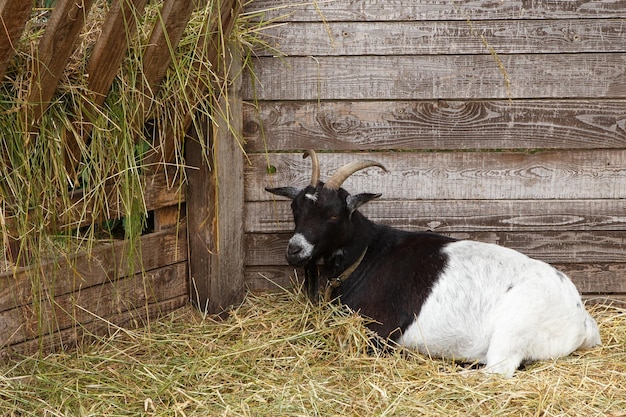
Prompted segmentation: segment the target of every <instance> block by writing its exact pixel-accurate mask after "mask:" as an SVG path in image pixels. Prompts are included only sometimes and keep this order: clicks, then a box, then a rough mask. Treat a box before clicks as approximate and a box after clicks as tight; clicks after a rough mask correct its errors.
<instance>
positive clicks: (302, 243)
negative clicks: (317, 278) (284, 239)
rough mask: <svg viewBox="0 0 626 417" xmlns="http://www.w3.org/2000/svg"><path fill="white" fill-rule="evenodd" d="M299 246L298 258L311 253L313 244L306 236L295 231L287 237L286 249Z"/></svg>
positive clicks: (304, 257)
mask: <svg viewBox="0 0 626 417" xmlns="http://www.w3.org/2000/svg"><path fill="white" fill-rule="evenodd" d="M293 246H295V247H297V248H301V251H300V253H298V258H300V259H306V258H308V257H309V256H311V254H312V253H313V249H314V248H315V246H314V245H313V244H311V243H310V242H309V241H308V240H307V238H306V237H304V235H303V234H302V233H296V234H295V235H293V236H292V237H291V239H289V243H288V244H287V251H289V248H290V247H293Z"/></svg>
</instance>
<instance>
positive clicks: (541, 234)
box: [246, 230, 626, 266]
mask: <svg viewBox="0 0 626 417" xmlns="http://www.w3.org/2000/svg"><path fill="white" fill-rule="evenodd" d="M292 234H293V233H280V234H266V233H258V234H256V233H254V234H251V233H249V234H247V235H246V249H247V251H246V253H247V257H246V266H268V265H271V266H281V265H286V261H285V250H286V248H287V241H288V240H289V238H290V237H291V235H292ZM445 234H446V235H449V236H452V237H454V238H457V239H470V240H477V241H481V242H488V243H496V244H499V245H502V246H505V247H508V248H512V249H515V250H517V251H520V252H522V253H524V254H526V255H528V256H530V257H532V258H536V259H541V260H543V261H545V262H549V263H559V264H566V263H625V262H626V251H624V232H623V231H596V230H594V231H581V232H569V231H566V232H550V231H533V232H495V231H484V232H454V233H445Z"/></svg>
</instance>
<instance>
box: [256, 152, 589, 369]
mask: <svg viewBox="0 0 626 417" xmlns="http://www.w3.org/2000/svg"><path fill="white" fill-rule="evenodd" d="M307 156H310V157H311V160H312V178H311V183H310V184H309V185H308V186H307V187H305V188H304V189H299V188H296V187H292V186H288V187H278V188H266V191H268V192H270V193H273V194H276V195H279V196H284V197H287V198H289V199H291V200H292V203H291V207H292V211H293V217H294V222H295V233H294V235H293V236H292V237H291V238H290V239H289V243H288V245H287V253H286V257H287V261H288V262H289V264H291V265H292V266H296V267H304V269H305V287H306V291H307V293H308V296H309V297H310V298H311V299H312V300H317V299H318V297H319V296H320V294H321V293H322V292H325V293H326V295H327V297H326V298H327V299H329V300H330V299H336V300H338V301H339V302H341V303H342V304H344V305H347V306H348V307H350V308H351V309H352V310H354V311H358V312H359V313H360V314H361V315H363V316H366V317H368V318H370V319H372V322H371V323H370V324H369V325H368V326H369V327H370V329H371V330H373V331H374V332H375V333H376V334H377V335H378V336H380V337H382V338H384V339H387V340H389V341H391V342H393V343H395V344H397V345H400V346H404V347H407V348H410V349H416V350H417V351H418V352H419V353H422V354H427V355H432V356H434V357H441V358H448V359H453V360H465V361H471V362H477V363H480V364H484V365H485V371H486V372H488V373H496V374H501V375H503V376H506V377H511V376H513V375H514V373H515V371H516V370H517V369H518V368H519V367H520V365H522V364H524V363H527V362H532V361H536V360H547V359H553V358H557V357H562V356H567V355H569V354H570V353H572V352H573V351H575V350H577V349H588V348H592V347H594V346H597V345H599V344H601V341H600V334H599V330H598V325H597V324H596V322H595V320H594V319H593V318H592V317H591V316H590V314H589V313H588V312H587V310H586V309H585V307H584V305H583V302H582V300H581V297H580V294H579V293H578V291H577V289H576V287H575V286H574V284H573V283H572V281H571V280H570V279H569V278H568V277H567V276H566V275H565V274H564V273H562V272H560V271H558V270H556V269H554V268H553V267H552V266H550V265H548V264H547V263H545V262H542V261H539V260H536V259H532V258H529V257H528V256H526V255H524V254H522V253H520V252H517V251H515V250H513V249H509V248H505V247H502V246H498V245H496V244H491V243H483V242H476V241H469V240H456V239H453V238H451V237H446V236H443V235H440V234H436V233H432V232H409V231H402V230H398V229H394V228H391V227H388V226H385V225H380V224H376V223H374V222H372V221H370V220H369V219H367V218H366V217H365V216H364V215H363V214H361V213H360V212H359V211H358V210H357V209H358V208H359V207H360V206H361V205H363V204H365V203H367V202H369V201H371V200H373V199H376V198H378V197H380V196H381V194H370V193H362V194H356V195H351V194H349V193H348V192H347V191H346V190H345V189H343V188H341V185H342V184H343V182H344V181H345V180H346V179H347V178H348V177H349V176H350V175H352V174H353V173H355V172H357V171H359V170H362V169H365V168H368V167H378V168H381V169H383V170H385V171H387V170H386V168H385V167H384V166H383V165H381V164H379V163H377V162H373V161H355V162H352V163H349V164H347V165H345V166H343V167H341V168H339V169H338V170H337V171H336V172H335V173H334V174H333V175H332V176H331V177H330V178H329V179H328V181H327V182H326V183H323V182H321V181H320V168H319V160H318V157H317V155H316V154H315V152H314V151H311V150H309V151H307V152H305V153H304V156H303V158H306V157H307ZM320 260H322V261H323V264H322V265H319V266H318V265H317V263H318V261H320Z"/></svg>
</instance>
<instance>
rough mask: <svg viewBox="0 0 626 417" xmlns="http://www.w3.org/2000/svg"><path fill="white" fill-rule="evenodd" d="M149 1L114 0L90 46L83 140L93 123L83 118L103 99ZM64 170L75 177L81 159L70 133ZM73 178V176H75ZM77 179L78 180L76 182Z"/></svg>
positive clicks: (81, 124) (87, 117)
mask: <svg viewBox="0 0 626 417" xmlns="http://www.w3.org/2000/svg"><path fill="white" fill-rule="evenodd" d="M147 1H148V0H117V1H114V2H113V5H112V6H111V9H110V11H109V13H108V15H107V17H106V20H105V21H104V24H103V26H102V33H101V34H100V36H99V37H98V40H97V41H96V44H95V45H94V47H93V51H92V53H91V57H90V58H89V62H88V63H87V70H86V73H87V87H88V90H89V95H88V96H89V99H88V100H85V101H84V103H83V106H82V108H83V117H82V119H83V120H82V121H81V123H80V126H81V135H82V138H83V141H85V142H87V138H88V137H89V135H90V134H91V129H92V127H93V125H92V124H91V123H83V121H90V120H94V118H95V117H96V116H95V115H96V110H97V109H98V108H99V107H101V106H102V104H103V103H104V100H105V99H106V97H107V95H108V93H109V90H110V89H111V85H112V84H113V80H114V79H115V76H116V75H117V73H118V72H119V70H120V64H121V63H122V60H123V59H124V56H125V55H126V52H127V51H128V42H129V41H130V40H131V38H132V37H133V36H134V34H135V32H136V31H137V22H138V19H139V18H140V17H141V14H142V13H143V9H144V8H145V6H146V3H147ZM65 138H66V143H65V146H64V150H65V151H66V169H67V171H68V172H70V173H71V174H72V175H73V176H76V175H77V174H76V172H75V166H76V165H77V164H78V163H79V162H80V159H81V149H80V146H79V145H78V143H77V141H76V137H75V136H74V135H73V134H70V133H68V134H66V135H65ZM75 181H76V179H75ZM76 182H77V181H76Z"/></svg>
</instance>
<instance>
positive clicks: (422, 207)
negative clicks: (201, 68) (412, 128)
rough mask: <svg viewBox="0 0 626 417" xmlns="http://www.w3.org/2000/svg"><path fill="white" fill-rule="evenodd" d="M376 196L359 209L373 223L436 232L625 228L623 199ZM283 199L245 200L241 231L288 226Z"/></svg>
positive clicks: (286, 203)
mask: <svg viewBox="0 0 626 417" xmlns="http://www.w3.org/2000/svg"><path fill="white" fill-rule="evenodd" d="M384 198H385V197H384V195H383V197H382V198H381V199H380V200H375V201H372V202H370V203H368V204H367V205H364V206H362V207H361V208H360V209H359V211H360V212H362V213H363V214H364V215H365V216H367V217H368V218H369V219H370V220H372V221H374V222H376V223H382V224H386V225H389V226H392V227H397V228H400V229H405V230H413V231H420V230H421V231H423V230H432V231H435V232H444V233H445V232H455V231H456V232H460V231H464V232H477V231H508V232H519V231H542V230H543V231H568V230H576V231H589V230H626V200H608V199H602V200H462V201H454V200H388V199H384ZM293 228H294V224H293V215H292V212H291V205H290V202H289V201H286V200H280V201H278V200H276V201H264V202H248V204H247V210H246V216H245V230H246V233H284V232H291V231H293Z"/></svg>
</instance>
